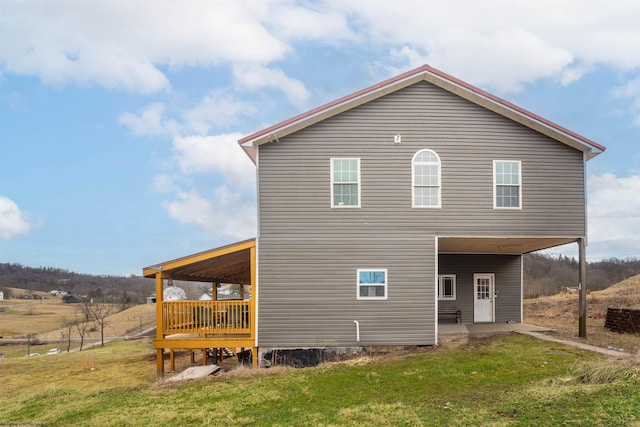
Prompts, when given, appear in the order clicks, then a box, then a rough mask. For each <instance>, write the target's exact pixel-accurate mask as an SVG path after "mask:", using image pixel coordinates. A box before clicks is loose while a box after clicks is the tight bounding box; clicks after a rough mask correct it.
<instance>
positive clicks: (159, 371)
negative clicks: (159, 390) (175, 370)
mask: <svg viewBox="0 0 640 427" xmlns="http://www.w3.org/2000/svg"><path fill="white" fill-rule="evenodd" d="M163 375H164V349H163V348H158V349H156V379H158V380H160V379H162V376H163Z"/></svg>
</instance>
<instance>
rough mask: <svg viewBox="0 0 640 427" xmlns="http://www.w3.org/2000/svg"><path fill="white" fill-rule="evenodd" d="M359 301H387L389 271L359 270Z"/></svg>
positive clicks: (381, 269) (382, 269)
mask: <svg viewBox="0 0 640 427" xmlns="http://www.w3.org/2000/svg"><path fill="white" fill-rule="evenodd" d="M357 280H358V294H357V299H364V300H367V299H378V300H383V299H387V269H386V268H380V269H365V268H359V269H358V278H357Z"/></svg>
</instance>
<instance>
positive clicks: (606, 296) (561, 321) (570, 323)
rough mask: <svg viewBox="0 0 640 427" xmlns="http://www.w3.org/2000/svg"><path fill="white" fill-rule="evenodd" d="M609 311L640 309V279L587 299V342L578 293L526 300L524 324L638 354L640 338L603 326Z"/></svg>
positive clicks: (564, 336) (602, 291)
mask: <svg viewBox="0 0 640 427" xmlns="http://www.w3.org/2000/svg"><path fill="white" fill-rule="evenodd" d="M609 307H612V308H630V309H640V275H638V276H633V277H630V278H629V279H627V280H624V281H622V282H620V283H618V284H616V285H614V286H611V287H609V288H607V289H604V290H601V291H594V292H590V293H589V294H588V295H587V338H586V339H582V338H578V295H577V294H575V293H574V294H571V293H567V292H562V293H560V294H557V295H553V296H549V297H540V298H535V299H529V300H525V301H524V304H523V309H524V321H525V323H529V324H532V325H538V326H545V327H548V328H551V329H554V332H552V335H554V336H557V337H559V338H564V339H570V340H574V341H579V342H583V343H585V344H591V345H595V346H598V347H604V348H609V347H611V348H614V349H622V350H624V351H625V352H629V353H633V354H639V353H640V336H639V335H638V334H621V333H617V332H612V331H609V330H608V329H605V327H604V322H605V319H606V316H607V309H608V308H609Z"/></svg>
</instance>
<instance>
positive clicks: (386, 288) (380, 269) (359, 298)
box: [356, 268, 389, 301]
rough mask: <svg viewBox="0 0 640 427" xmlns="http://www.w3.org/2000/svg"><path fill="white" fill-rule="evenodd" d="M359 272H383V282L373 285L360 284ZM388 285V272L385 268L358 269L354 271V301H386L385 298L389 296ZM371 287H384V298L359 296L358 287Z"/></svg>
mask: <svg viewBox="0 0 640 427" xmlns="http://www.w3.org/2000/svg"><path fill="white" fill-rule="evenodd" d="M361 271H382V272H384V279H385V282H384V283H375V284H371V283H360V272H361ZM388 284H389V272H388V271H387V269H386V268H358V269H357V271H356V299H358V300H364V301H371V300H378V301H381V300H386V299H387V297H388V296H389V293H388V290H389V289H388ZM372 285H373V286H382V287H384V296H383V297H362V296H360V286H372Z"/></svg>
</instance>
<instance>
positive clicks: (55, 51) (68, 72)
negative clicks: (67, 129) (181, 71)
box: [0, 0, 289, 93]
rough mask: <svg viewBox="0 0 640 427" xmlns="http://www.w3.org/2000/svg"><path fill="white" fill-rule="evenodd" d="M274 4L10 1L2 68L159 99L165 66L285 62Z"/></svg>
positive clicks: (165, 84)
mask: <svg viewBox="0 0 640 427" xmlns="http://www.w3.org/2000/svg"><path fill="white" fill-rule="evenodd" d="M266 3H267V2H265V5H263V6H262V7H260V5H259V4H257V3H255V2H251V1H233V2H189V3H184V2H178V1H163V2H112V1H99V0H98V1H92V2H71V3H69V2H63V1H50V2H5V3H3V5H2V8H3V35H4V36H5V38H4V40H3V46H2V50H1V51H0V62H2V63H4V69H5V70H6V71H8V72H10V73H16V74H27V75H35V76H38V77H39V78H41V79H42V80H43V81H45V82H48V83H54V84H56V83H57V84H64V83H67V82H76V83H81V84H82V83H97V84H100V85H103V86H105V87H108V88H121V89H125V90H128V91H132V92H139V93H150V92H156V91H159V90H163V89H167V88H169V87H170V84H169V81H168V80H167V77H166V76H165V75H164V73H163V72H162V71H161V70H160V68H159V66H168V67H173V68H180V67H184V66H200V65H216V64H219V63H224V62H226V61H231V62H234V61H243V62H247V61H248V62H252V61H255V62H258V63H263V62H269V61H274V60H278V59H281V58H282V57H283V55H284V54H285V52H286V51H288V49H289V47H288V45H287V43H286V41H283V40H278V39H277V38H276V37H274V36H273V35H272V34H270V33H269V32H268V31H267V30H266V29H265V24H264V23H265V22H267V23H268V22H269V20H270V15H269V8H268V7H267V6H268V5H267V4H266Z"/></svg>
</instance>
